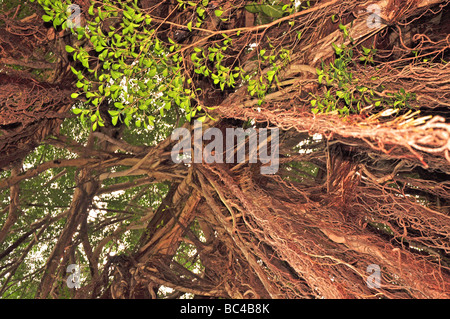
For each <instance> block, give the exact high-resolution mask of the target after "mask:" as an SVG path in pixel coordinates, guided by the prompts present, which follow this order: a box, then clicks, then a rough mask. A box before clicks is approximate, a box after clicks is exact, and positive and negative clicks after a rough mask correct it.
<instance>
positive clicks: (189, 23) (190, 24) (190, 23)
mask: <svg viewBox="0 0 450 319" xmlns="http://www.w3.org/2000/svg"><path fill="white" fill-rule="evenodd" d="M187 28H188V30H189V31H191V32H192V21H189V22H188V24H187Z"/></svg>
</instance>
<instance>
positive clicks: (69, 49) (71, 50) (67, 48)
mask: <svg viewBox="0 0 450 319" xmlns="http://www.w3.org/2000/svg"><path fill="white" fill-rule="evenodd" d="M66 51H67V52H69V53H71V52H73V51H75V49H74V48H72V47H71V46H70V45H66Z"/></svg>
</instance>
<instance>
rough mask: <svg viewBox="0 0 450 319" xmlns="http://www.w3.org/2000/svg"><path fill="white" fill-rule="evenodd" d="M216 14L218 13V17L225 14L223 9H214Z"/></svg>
mask: <svg viewBox="0 0 450 319" xmlns="http://www.w3.org/2000/svg"><path fill="white" fill-rule="evenodd" d="M214 14H215V15H216V17H220V16H221V15H222V14H223V11H222V10H214Z"/></svg>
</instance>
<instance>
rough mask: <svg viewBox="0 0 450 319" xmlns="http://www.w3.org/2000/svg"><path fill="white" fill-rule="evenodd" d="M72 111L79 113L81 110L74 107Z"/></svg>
mask: <svg viewBox="0 0 450 319" xmlns="http://www.w3.org/2000/svg"><path fill="white" fill-rule="evenodd" d="M72 112H73V114H80V113H81V112H82V110H81V109H79V108H74V109H73V110H72Z"/></svg>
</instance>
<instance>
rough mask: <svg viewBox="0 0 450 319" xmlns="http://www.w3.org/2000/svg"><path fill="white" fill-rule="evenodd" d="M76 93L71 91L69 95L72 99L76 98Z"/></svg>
mask: <svg viewBox="0 0 450 319" xmlns="http://www.w3.org/2000/svg"><path fill="white" fill-rule="evenodd" d="M78 95H79V94H78V93H72V94H71V95H70V97H71V98H72V99H76V98H77V97H78Z"/></svg>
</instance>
